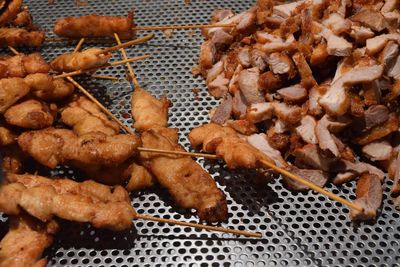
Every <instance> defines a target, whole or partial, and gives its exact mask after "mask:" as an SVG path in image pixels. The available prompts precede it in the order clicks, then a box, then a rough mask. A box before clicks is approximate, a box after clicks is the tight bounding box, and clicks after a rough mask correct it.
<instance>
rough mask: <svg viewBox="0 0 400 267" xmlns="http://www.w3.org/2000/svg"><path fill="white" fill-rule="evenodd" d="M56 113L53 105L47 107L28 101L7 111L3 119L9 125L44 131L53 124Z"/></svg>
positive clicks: (42, 103)
mask: <svg viewBox="0 0 400 267" xmlns="http://www.w3.org/2000/svg"><path fill="white" fill-rule="evenodd" d="M56 111H57V107H56V106H55V105H54V104H52V105H50V107H49V106H48V105H47V104H45V103H44V102H40V101H37V100H34V99H30V100H26V101H24V102H21V103H19V104H16V105H14V106H12V107H10V108H9V109H7V111H6V112H5V113H4V118H5V119H6V121H7V123H9V124H10V125H14V126H18V127H22V128H28V129H44V128H47V127H50V126H51V125H52V124H53V122H54V117H55V112H56Z"/></svg>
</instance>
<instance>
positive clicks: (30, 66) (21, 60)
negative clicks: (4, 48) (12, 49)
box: [0, 53, 50, 78]
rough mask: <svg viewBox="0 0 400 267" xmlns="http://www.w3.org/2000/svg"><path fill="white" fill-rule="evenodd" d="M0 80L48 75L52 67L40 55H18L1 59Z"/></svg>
mask: <svg viewBox="0 0 400 267" xmlns="http://www.w3.org/2000/svg"><path fill="white" fill-rule="evenodd" d="M0 70H1V71H0V78H10V77H20V78H24V77H25V76H26V75H28V74H33V73H48V72H49V71H50V65H49V64H47V62H46V61H45V60H44V59H43V57H42V56H41V55H40V54H39V53H32V54H22V53H20V54H18V55H15V56H12V57H5V58H2V59H0Z"/></svg>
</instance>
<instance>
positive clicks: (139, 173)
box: [126, 163, 156, 192]
mask: <svg viewBox="0 0 400 267" xmlns="http://www.w3.org/2000/svg"><path fill="white" fill-rule="evenodd" d="M155 183H156V180H155V178H154V177H153V175H152V174H151V173H150V172H149V171H148V170H147V169H146V168H145V167H143V166H142V165H139V164H136V163H133V164H132V165H131V177H130V179H129V181H128V184H127V185H126V190H127V191H128V192H131V191H139V190H142V189H145V188H149V187H153V185H154V184H155Z"/></svg>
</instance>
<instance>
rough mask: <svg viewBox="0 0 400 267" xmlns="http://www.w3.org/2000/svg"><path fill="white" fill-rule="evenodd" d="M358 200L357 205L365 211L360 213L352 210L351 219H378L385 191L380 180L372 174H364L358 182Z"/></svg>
mask: <svg viewBox="0 0 400 267" xmlns="http://www.w3.org/2000/svg"><path fill="white" fill-rule="evenodd" d="M356 196H357V199H356V200H355V201H354V203H355V204H358V205H359V206H361V207H362V208H363V209H364V211H363V212H359V211H357V210H354V209H352V210H351V211H350V218H351V219H352V220H353V221H357V220H373V219H375V218H376V212H377V209H378V208H379V207H380V206H381V204H382V196H383V190H382V185H381V181H380V180H379V178H378V177H377V176H376V175H374V174H371V173H364V174H362V175H361V177H360V178H359V180H358V182H357V189H356Z"/></svg>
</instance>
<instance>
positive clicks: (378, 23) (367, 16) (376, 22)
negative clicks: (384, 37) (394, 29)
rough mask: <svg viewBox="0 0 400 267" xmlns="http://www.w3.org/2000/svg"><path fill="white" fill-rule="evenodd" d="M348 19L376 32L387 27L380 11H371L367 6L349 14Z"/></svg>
mask: <svg viewBox="0 0 400 267" xmlns="http://www.w3.org/2000/svg"><path fill="white" fill-rule="evenodd" d="M350 20H352V21H355V22H359V23H361V24H362V25H364V26H366V27H368V28H370V29H372V30H374V31H377V32H380V31H382V30H384V29H385V28H386V27H387V23H386V21H385V18H384V17H383V16H382V14H381V13H380V12H376V11H372V10H369V9H367V8H366V9H364V10H362V11H360V12H358V13H357V14H355V15H353V16H351V17H350Z"/></svg>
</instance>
